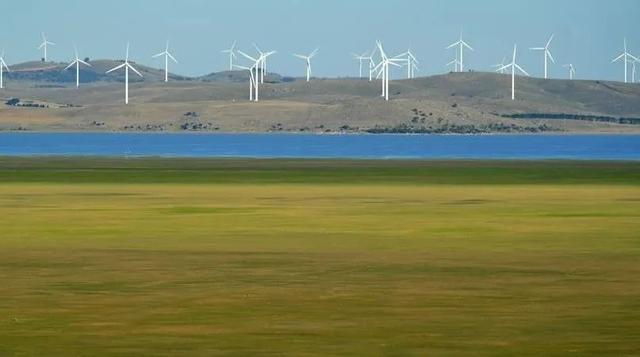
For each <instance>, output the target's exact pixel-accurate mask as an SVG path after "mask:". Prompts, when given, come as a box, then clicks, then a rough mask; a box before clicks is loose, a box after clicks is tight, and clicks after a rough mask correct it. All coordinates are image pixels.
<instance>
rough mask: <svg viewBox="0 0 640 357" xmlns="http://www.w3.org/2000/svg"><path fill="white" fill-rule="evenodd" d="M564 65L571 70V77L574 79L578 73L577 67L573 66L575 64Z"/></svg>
mask: <svg viewBox="0 0 640 357" xmlns="http://www.w3.org/2000/svg"><path fill="white" fill-rule="evenodd" d="M563 67H564V68H567V69H568V70H569V79H570V80H573V77H574V76H575V75H576V68H575V67H574V66H573V64H572V63H569V64H565V65H564V66H563Z"/></svg>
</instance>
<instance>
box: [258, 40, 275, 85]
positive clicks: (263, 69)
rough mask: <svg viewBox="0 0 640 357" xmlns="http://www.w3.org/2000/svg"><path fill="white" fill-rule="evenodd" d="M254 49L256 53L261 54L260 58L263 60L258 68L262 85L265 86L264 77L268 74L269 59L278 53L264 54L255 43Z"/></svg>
mask: <svg viewBox="0 0 640 357" xmlns="http://www.w3.org/2000/svg"><path fill="white" fill-rule="evenodd" d="M253 47H254V48H255V49H256V51H258V53H259V54H260V58H261V59H262V60H261V62H260V65H259V66H258V68H259V69H260V83H262V84H264V76H265V75H266V73H267V58H268V57H269V56H272V55H275V54H276V53H277V51H269V52H262V51H261V50H260V47H258V45H256V44H255V43H254V44H253Z"/></svg>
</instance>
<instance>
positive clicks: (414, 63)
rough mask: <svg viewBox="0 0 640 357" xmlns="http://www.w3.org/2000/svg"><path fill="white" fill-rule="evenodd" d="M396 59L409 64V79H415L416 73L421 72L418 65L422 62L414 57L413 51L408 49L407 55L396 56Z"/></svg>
mask: <svg viewBox="0 0 640 357" xmlns="http://www.w3.org/2000/svg"><path fill="white" fill-rule="evenodd" d="M394 59H400V60H403V61H405V62H407V79H412V78H415V71H416V70H420V69H419V68H418V64H420V62H419V61H418V59H417V58H416V56H414V55H413V52H411V49H408V50H407V52H405V53H401V54H399V55H397V56H395V57H394Z"/></svg>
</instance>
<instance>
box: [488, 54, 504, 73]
mask: <svg viewBox="0 0 640 357" xmlns="http://www.w3.org/2000/svg"><path fill="white" fill-rule="evenodd" d="M506 61H507V58H506V57H503V58H502V62H500V63H498V64H494V65H493V66H491V67H493V68H495V69H496V72H498V73H500V74H505V73H507V69H506V68H504V66H505V65H506V63H505V62H506Z"/></svg>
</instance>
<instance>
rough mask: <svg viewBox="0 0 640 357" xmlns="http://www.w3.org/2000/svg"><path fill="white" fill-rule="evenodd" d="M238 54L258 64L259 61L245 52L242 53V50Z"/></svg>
mask: <svg viewBox="0 0 640 357" xmlns="http://www.w3.org/2000/svg"><path fill="white" fill-rule="evenodd" d="M238 53H239V54H241V55H243V56H244V57H246V58H247V59H249V60H251V61H254V62H256V61H257V59H255V58H253V57H251V56H249V55H248V54H246V53H244V52H242V51H240V50H238Z"/></svg>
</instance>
